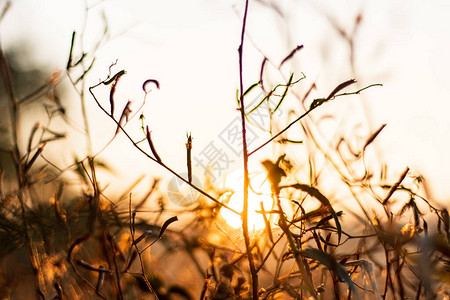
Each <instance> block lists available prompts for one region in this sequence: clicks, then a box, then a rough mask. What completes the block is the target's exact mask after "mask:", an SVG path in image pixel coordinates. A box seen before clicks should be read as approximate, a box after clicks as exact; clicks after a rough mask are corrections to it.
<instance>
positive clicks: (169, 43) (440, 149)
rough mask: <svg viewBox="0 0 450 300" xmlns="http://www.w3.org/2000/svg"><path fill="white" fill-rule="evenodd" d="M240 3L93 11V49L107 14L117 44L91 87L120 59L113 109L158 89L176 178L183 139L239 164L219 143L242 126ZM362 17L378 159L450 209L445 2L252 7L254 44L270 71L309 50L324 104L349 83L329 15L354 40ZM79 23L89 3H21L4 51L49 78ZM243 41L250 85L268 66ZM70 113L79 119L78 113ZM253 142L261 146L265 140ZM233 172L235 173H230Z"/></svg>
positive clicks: (136, 1)
mask: <svg viewBox="0 0 450 300" xmlns="http://www.w3.org/2000/svg"><path fill="white" fill-rule="evenodd" d="M241 2H243V1H224V0H216V1H211V0H208V1H200V0H197V1H184V0H174V1H143V0H133V1H126V2H124V1H103V2H101V3H100V4H98V5H96V6H95V7H94V8H93V9H92V10H91V11H90V13H89V19H88V23H87V24H86V35H85V39H86V40H85V44H86V46H87V47H89V46H91V45H92V42H93V41H96V40H97V39H98V37H99V35H100V34H101V31H102V29H103V28H102V25H101V23H100V22H99V21H101V12H102V11H104V12H105V15H106V17H107V20H108V23H109V25H110V36H111V38H112V40H111V41H110V42H108V43H107V44H105V45H104V46H103V47H102V48H100V49H99V51H98V53H97V55H96V56H97V58H98V59H97V64H96V67H95V68H94V70H93V72H92V74H91V76H89V77H88V80H90V81H91V82H92V84H95V83H97V82H98V79H99V78H102V79H103V78H105V76H106V74H107V71H108V67H109V65H110V64H111V63H112V62H114V61H115V60H116V59H118V65H117V69H116V70H117V71H119V70H120V69H121V68H124V69H126V70H127V75H126V76H124V77H123V80H121V82H120V84H119V86H118V92H117V99H122V102H123V103H125V102H126V101H127V99H132V100H134V101H140V100H142V98H143V92H142V90H141V85H142V82H143V81H145V80H146V79H148V78H155V79H158V80H159V82H160V83H161V90H160V91H158V92H156V93H154V94H153V95H150V98H149V99H148V103H147V106H146V108H145V116H146V122H147V123H148V124H149V126H150V128H151V130H152V131H153V133H152V137H153V139H154V142H155V144H156V146H157V149H158V152H159V153H160V154H161V153H163V154H164V157H163V160H164V161H165V162H167V163H168V164H169V165H171V166H173V168H174V169H175V170H180V172H184V170H185V160H184V158H185V146H184V143H185V140H186V132H187V131H191V132H192V135H193V137H194V152H193V153H194V156H195V157H196V158H197V159H201V152H202V150H204V149H206V147H207V146H211V145H210V144H211V143H213V144H214V145H216V146H217V147H219V148H220V149H222V150H223V152H224V153H226V154H227V155H228V156H229V157H230V158H231V159H235V160H236V161H237V160H238V159H239V158H240V156H238V155H237V154H235V153H234V152H233V149H231V148H228V147H227V146H226V145H225V144H224V142H223V139H224V134H225V132H224V130H225V129H227V128H230V126H231V125H230V124H233V122H234V119H235V118H236V117H237V116H238V114H237V112H236V110H235V93H236V88H237V87H238V72H237V67H238V61H237V58H238V56H237V47H238V45H239V34H240V12H241V4H242V3H241ZM271 2H273V3H275V4H280V5H279V9H280V12H281V13H282V15H278V14H277V13H275V12H274V11H273V10H272V9H271V8H270V6H269V4H270V3H271ZM88 3H89V5H93V4H95V3H99V2H91V1H88ZM236 3H238V4H239V5H236ZM263 3H267V5H264V4H263ZM236 12H237V13H236ZM358 12H362V15H363V20H362V23H361V27H360V28H359V31H358V33H357V38H356V39H355V52H356V56H355V65H356V73H357V76H358V78H357V79H358V80H359V82H360V84H361V86H363V85H368V84H371V83H383V85H384V87H383V88H376V89H373V90H370V91H367V92H366V93H364V95H363V97H362V101H364V103H365V104H366V105H367V106H368V107H370V115H371V118H372V126H373V128H374V129H376V128H378V127H379V126H380V125H381V124H383V123H387V127H386V128H385V130H384V131H383V134H382V135H381V136H380V137H379V141H378V142H379V145H380V148H381V149H382V150H381V151H382V153H383V155H384V156H385V157H386V158H387V159H388V161H389V162H390V164H391V165H392V166H393V168H398V172H399V173H400V172H401V171H403V169H404V167H403V166H406V165H408V166H409V167H411V168H412V169H415V170H416V172H418V173H422V174H424V175H425V176H426V178H427V179H428V181H429V183H430V186H431V187H432V188H433V193H434V195H435V197H436V200H439V202H440V203H448V200H449V197H450V195H449V192H448V189H447V184H448V182H450V156H449V155H448V153H450V142H449V137H450V134H449V133H450V118H449V117H448V111H449V109H450V104H449V103H450V99H449V95H450V85H449V84H448V82H449V79H450V78H449V75H448V70H449V69H450V56H449V55H448V53H450V19H449V18H448V14H449V13H450V4H449V3H448V2H447V1H418V0H413V1H399V0H396V1H390V0H382V1H357V0H355V1H339V2H338V3H337V2H335V1H329V0H323V1H294V0H286V1H269V0H267V1H261V2H256V1H251V5H250V15H249V27H248V34H249V36H248V37H249V38H251V41H252V42H253V43H254V45H256V46H257V47H258V48H259V49H260V50H261V51H262V52H263V53H265V54H266V55H267V56H268V57H269V58H271V59H272V60H273V61H274V62H279V61H280V60H281V59H282V57H283V56H285V55H286V54H287V53H289V51H290V50H291V49H292V48H294V47H295V46H296V45H298V44H303V45H305V48H304V50H302V52H301V53H299V54H298V57H299V58H298V60H295V61H294V62H295V68H296V70H297V72H304V73H305V75H306V76H307V77H308V79H309V80H310V81H315V82H316V83H317V84H318V87H319V91H321V92H322V93H323V94H322V95H321V96H324V94H327V93H328V92H329V91H330V90H331V89H333V88H334V87H335V86H336V85H337V84H338V83H340V82H342V81H344V80H346V79H349V78H348V76H350V75H349V74H350V73H349V70H348V68H347V67H346V66H348V63H347V62H348V48H347V45H346V44H345V42H344V41H343V40H342V39H341V38H339V36H338V35H337V33H336V31H335V30H334V29H333V28H332V26H331V25H330V22H329V21H328V20H327V19H326V18H325V16H329V17H330V18H331V19H333V20H335V22H336V23H338V24H339V25H340V26H342V27H343V28H344V29H345V30H346V31H350V29H351V26H352V22H353V20H354V18H355V16H356V14H357V13H358ZM83 16H84V2H83V1H70V2H66V1H59V0H46V1H30V0H15V1H13V3H12V6H11V9H10V11H9V13H8V15H7V16H6V17H5V19H4V20H3V21H2V23H1V28H0V30H1V41H2V44H3V47H12V46H17V45H23V46H24V47H29V48H28V50H30V54H31V56H32V57H33V58H34V59H36V61H37V62H38V63H39V64H40V65H41V66H42V67H43V68H44V67H45V68H48V69H49V70H50V72H51V71H53V70H57V69H61V70H64V68H65V64H66V60H67V54H68V49H69V45H70V38H71V33H72V31H73V30H76V31H77V32H81V28H82V24H83ZM246 43H247V44H246V45H247V48H246V50H247V52H246V54H247V56H246V59H247V64H246V66H245V70H244V72H246V75H247V77H246V79H247V83H248V84H250V83H253V82H255V81H257V80H258V73H259V64H260V62H261V60H262V58H261V56H259V54H258V52H257V51H256V50H255V49H254V48H253V47H252V46H251V45H250V40H249V39H247V41H246ZM335 105H336V104H335ZM70 106H72V107H73V109H74V113H75V115H76V113H77V110H79V108H78V103H77V102H75V103H71V104H70ZM96 111H98V109H97V108H96V107H95V106H94V105H90V106H89V114H90V118H91V122H92V127H93V135H94V137H93V140H94V148H95V149H97V150H98V149H100V148H102V146H103V145H104V143H105V142H106V141H107V140H108V132H109V131H107V127H105V126H104V125H103V124H107V123H101V125H100V124H96V123H95V121H96V120H99V119H100V120H102V122H107V120H106V119H102V117H101V116H100V115H99V114H98V113H97V112H96ZM78 113H79V112H78ZM80 124H81V119H80ZM136 127H138V125H136ZM258 138H261V140H262V138H263V136H262V135H258ZM258 143H259V142H258ZM253 145H254V146H256V142H255V144H253ZM250 148H252V146H251V147H250ZM269 150H270V149H269ZM117 151H121V154H119V155H118V154H117V153H118V152H117ZM269 153H270V151H269V152H265V153H262V155H269ZM105 156H106V157H107V158H108V159H109V160H111V161H113V162H114V163H113V164H114V166H115V167H116V168H117V169H120V170H124V171H125V172H126V173H127V174H128V175H129V174H133V175H134V174H135V175H136V176H134V177H135V178H137V177H138V176H139V174H142V173H146V174H159V175H163V174H167V173H166V172H164V171H163V170H161V169H160V168H159V167H156V166H154V165H153V164H151V162H146V161H145V163H143V157H142V156H140V155H139V154H138V153H137V152H136V151H135V150H133V149H132V148H131V147H130V146H129V145H127V144H126V143H125V144H124V143H123V142H120V141H118V142H116V143H114V144H113V145H112V146H111V149H110V150H108V151H106V152H105ZM269 156H270V155H269ZM69 158H70V157H69ZM256 161H257V160H256ZM66 162H67V163H68V162H69V160H67V161H66ZM238 167H239V165H238V164H233V165H232V167H231V168H238ZM199 168H200V167H197V169H198V170H201V169H199ZM231 171H232V170H231ZM128 177H130V176H128ZM128 179H129V178H128ZM130 181H131V180H130ZM112 184H114V183H112Z"/></svg>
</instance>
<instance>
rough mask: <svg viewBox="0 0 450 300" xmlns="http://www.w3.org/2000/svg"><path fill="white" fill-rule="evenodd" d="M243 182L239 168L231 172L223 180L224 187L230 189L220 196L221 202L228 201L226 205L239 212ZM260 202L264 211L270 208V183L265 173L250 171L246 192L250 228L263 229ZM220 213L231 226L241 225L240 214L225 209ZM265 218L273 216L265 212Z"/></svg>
mask: <svg viewBox="0 0 450 300" xmlns="http://www.w3.org/2000/svg"><path fill="white" fill-rule="evenodd" d="M243 182H244V178H243V174H242V171H241V170H238V171H235V172H233V173H231V174H230V175H229V176H227V178H226V180H225V188H227V189H229V190H230V191H229V192H226V193H224V194H223V195H222V197H221V198H220V200H221V201H222V202H226V201H228V204H227V205H228V206H229V207H231V208H233V209H235V210H237V211H239V212H240V211H242V207H243ZM261 203H262V204H263V206H264V210H265V211H270V210H271V209H272V205H273V200H272V197H271V190H270V184H269V182H268V180H267V176H266V174H265V173H263V172H260V173H257V172H255V173H251V174H250V189H249V193H248V206H249V207H248V211H249V215H248V227H249V229H251V230H259V229H263V228H264V226H265V225H264V224H265V223H264V217H263V215H262V214H261ZM220 214H221V216H222V217H223V218H224V219H225V221H226V222H227V223H228V225H230V226H231V227H234V228H240V227H241V226H242V220H241V217H240V216H238V215H236V214H234V213H232V212H230V211H228V210H225V209H223V210H221V212H220ZM267 218H268V219H269V220H273V218H274V216H270V215H269V214H267Z"/></svg>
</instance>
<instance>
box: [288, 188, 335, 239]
mask: <svg viewBox="0 0 450 300" xmlns="http://www.w3.org/2000/svg"><path fill="white" fill-rule="evenodd" d="M285 187H291V188H294V189H297V190H301V191H303V192H305V193H308V194H309V195H310V196H312V197H314V198H316V199H317V200H319V201H320V203H322V205H323V206H325V207H326V208H328V211H329V212H330V214H331V215H332V216H333V219H334V222H335V223H336V230H337V233H338V244H339V243H340V241H341V235H342V228H341V223H340V222H339V219H338V215H337V214H336V212H335V211H334V209H333V207H332V206H331V203H330V201H329V200H328V199H327V197H325V196H324V195H323V194H322V193H321V192H320V191H319V190H318V189H316V188H315V187H312V186H309V185H306V184H301V183H296V184H293V185H289V186H284V187H283V188H285Z"/></svg>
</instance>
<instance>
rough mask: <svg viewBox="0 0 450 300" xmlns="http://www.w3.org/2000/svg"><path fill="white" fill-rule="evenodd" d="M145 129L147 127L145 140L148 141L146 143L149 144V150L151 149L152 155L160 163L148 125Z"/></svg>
mask: <svg viewBox="0 0 450 300" xmlns="http://www.w3.org/2000/svg"><path fill="white" fill-rule="evenodd" d="M146 129H147V141H148V145H149V146H150V150H151V151H152V153H153V155H154V156H155V159H156V160H157V161H159V162H160V163H162V161H161V158H160V157H159V155H158V153H157V152H156V149H155V146H154V145H153V141H152V137H151V134H150V130H148V126H147V128H146Z"/></svg>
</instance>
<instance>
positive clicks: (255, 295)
mask: <svg viewBox="0 0 450 300" xmlns="http://www.w3.org/2000/svg"><path fill="white" fill-rule="evenodd" d="M247 12H248V0H246V1H245V9H244V16H243V19H242V32H241V44H240V45H239V49H238V52H239V91H240V96H239V109H240V112H241V124H242V150H243V151H242V159H243V168H244V203H243V206H244V207H243V209H242V215H241V218H242V233H243V235H244V241H245V248H246V249H247V258H248V264H249V267H250V276H251V280H252V298H253V300H257V299H258V273H257V271H256V267H255V262H254V260H253V253H252V251H251V248H250V236H249V234H248V189H249V185H250V178H249V176H248V149H247V138H246V127H245V103H244V83H243V81H244V79H243V70H242V69H243V52H244V37H245V26H246V23H247Z"/></svg>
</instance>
